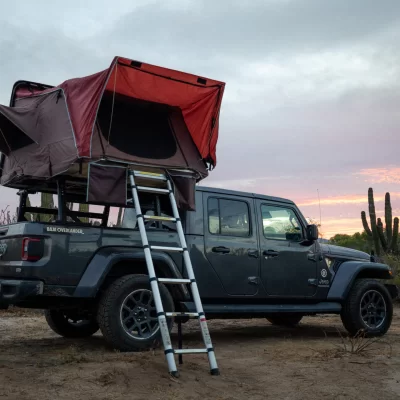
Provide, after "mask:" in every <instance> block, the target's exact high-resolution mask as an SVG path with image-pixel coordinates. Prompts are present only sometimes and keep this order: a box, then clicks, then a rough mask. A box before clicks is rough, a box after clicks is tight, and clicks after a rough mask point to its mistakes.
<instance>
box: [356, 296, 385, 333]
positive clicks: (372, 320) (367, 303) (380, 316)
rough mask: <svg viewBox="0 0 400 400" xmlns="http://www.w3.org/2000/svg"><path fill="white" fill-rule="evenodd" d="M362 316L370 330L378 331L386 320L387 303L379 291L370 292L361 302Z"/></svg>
mask: <svg viewBox="0 0 400 400" xmlns="http://www.w3.org/2000/svg"><path fill="white" fill-rule="evenodd" d="M360 315H361V318H362V320H363V322H364V324H365V325H366V326H367V327H368V328H370V329H378V328H379V327H381V326H382V324H383V323H384V322H385V319H386V302H385V299H384V297H383V296H382V294H381V293H380V292H378V291H377V290H368V291H367V292H365V293H364V295H363V297H362V298H361V302H360Z"/></svg>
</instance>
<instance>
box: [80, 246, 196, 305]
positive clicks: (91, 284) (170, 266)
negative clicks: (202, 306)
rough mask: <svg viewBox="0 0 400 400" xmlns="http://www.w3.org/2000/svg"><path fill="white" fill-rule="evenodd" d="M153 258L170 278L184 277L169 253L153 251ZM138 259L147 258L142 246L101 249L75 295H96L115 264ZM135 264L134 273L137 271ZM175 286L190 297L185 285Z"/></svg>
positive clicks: (184, 295)
mask: <svg viewBox="0 0 400 400" xmlns="http://www.w3.org/2000/svg"><path fill="white" fill-rule="evenodd" d="M152 258H153V261H155V262H157V268H159V270H160V271H161V272H162V273H163V275H165V276H166V277H169V278H177V279H182V274H181V273H180V271H179V269H178V267H177V266H176V264H175V263H174V261H173V260H172V258H171V257H170V256H169V255H168V254H166V253H163V252H155V251H152ZM137 260H145V256H144V251H143V249H141V248H137V249H135V248H121V247H119V248H118V247H107V248H103V249H101V250H99V251H98V252H97V253H96V254H95V255H94V257H93V258H92V260H91V261H90V262H89V264H88V266H87V268H86V270H85V272H84V273H83V275H82V277H81V279H80V281H79V283H78V285H77V287H76V289H75V292H74V294H73V297H86V298H88V297H89V298H93V297H96V295H97V293H98V291H99V289H100V288H101V286H102V284H103V282H104V280H105V279H106V277H107V275H108V273H109V272H110V270H111V268H112V267H113V266H114V265H116V264H117V263H119V262H121V261H127V262H130V261H131V262H132V264H133V265H134V262H135V261H137ZM133 265H132V273H135V268H134V266H133ZM174 286H176V287H177V288H179V290H180V291H181V294H182V296H183V298H186V299H188V298H189V297H190V296H189V291H188V289H187V288H186V286H185V285H174Z"/></svg>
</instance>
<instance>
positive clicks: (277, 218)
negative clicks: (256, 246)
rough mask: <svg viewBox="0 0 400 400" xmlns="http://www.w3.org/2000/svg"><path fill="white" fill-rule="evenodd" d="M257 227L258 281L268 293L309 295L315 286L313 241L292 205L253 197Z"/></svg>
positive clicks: (313, 291)
mask: <svg viewBox="0 0 400 400" xmlns="http://www.w3.org/2000/svg"><path fill="white" fill-rule="evenodd" d="M257 215H258V218H257V223H258V226H259V230H260V247H261V249H260V251H261V272H260V275H261V282H262V284H263V286H264V288H265V290H266V291H267V293H268V295H269V296H278V297H299V298H301V297H312V296H313V295H314V294H315V292H316V289H317V287H316V286H315V279H316V278H317V262H318V261H317V259H316V257H315V255H314V251H315V243H313V244H310V243H308V242H307V241H305V235H306V232H305V230H304V227H303V226H302V225H301V223H300V218H299V217H298V216H297V214H296V210H295V208H294V207H291V206H290V205H285V204H276V203H269V202H267V201H262V200H257Z"/></svg>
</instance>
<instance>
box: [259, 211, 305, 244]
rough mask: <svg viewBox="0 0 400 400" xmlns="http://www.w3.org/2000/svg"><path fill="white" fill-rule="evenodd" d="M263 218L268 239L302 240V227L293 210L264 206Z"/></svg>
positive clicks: (265, 234) (264, 230)
mask: <svg viewBox="0 0 400 400" xmlns="http://www.w3.org/2000/svg"><path fill="white" fill-rule="evenodd" d="M261 216H262V223H263V232H264V236H265V238H266V239H278V240H290V241H296V242H298V241H301V240H302V237H303V235H302V230H301V225H300V222H299V220H298V218H297V217H296V214H295V213H294V211H293V210H292V209H290V208H286V207H277V206H272V205H267V204H262V205H261Z"/></svg>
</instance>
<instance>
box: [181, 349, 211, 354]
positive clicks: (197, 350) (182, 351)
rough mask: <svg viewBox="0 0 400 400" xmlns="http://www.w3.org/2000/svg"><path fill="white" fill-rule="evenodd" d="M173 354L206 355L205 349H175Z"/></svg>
mask: <svg viewBox="0 0 400 400" xmlns="http://www.w3.org/2000/svg"><path fill="white" fill-rule="evenodd" d="M174 353H175V354H196V353H207V349H176V350H174Z"/></svg>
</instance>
